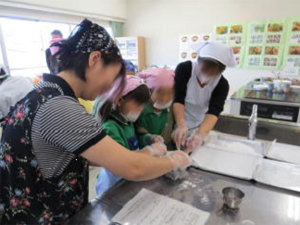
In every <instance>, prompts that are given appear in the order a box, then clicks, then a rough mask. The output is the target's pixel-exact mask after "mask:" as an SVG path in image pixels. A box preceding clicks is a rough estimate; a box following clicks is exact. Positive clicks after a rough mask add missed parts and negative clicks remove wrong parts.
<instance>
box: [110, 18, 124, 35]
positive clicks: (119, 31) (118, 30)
mask: <svg viewBox="0 0 300 225" xmlns="http://www.w3.org/2000/svg"><path fill="white" fill-rule="evenodd" d="M109 24H110V26H111V29H112V32H113V35H114V37H115V38H116V37H122V35H123V23H121V22H115V21H109Z"/></svg>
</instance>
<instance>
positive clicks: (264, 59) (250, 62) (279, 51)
mask: <svg viewBox="0 0 300 225" xmlns="http://www.w3.org/2000/svg"><path fill="white" fill-rule="evenodd" d="M285 32H286V21H285V20H284V19H283V20H270V21H254V22H250V23H248V32H247V33H248V35H247V36H248V38H247V46H246V57H245V62H244V66H245V67H246V68H263V69H280V68H281V65H282V58H283V50H284V45H283V44H284V43H285Z"/></svg>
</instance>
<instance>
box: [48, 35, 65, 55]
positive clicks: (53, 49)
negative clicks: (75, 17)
mask: <svg viewBox="0 0 300 225" xmlns="http://www.w3.org/2000/svg"><path fill="white" fill-rule="evenodd" d="M62 40H63V39H62V38H54V39H52V40H51V41H50V51H51V54H52V55H54V54H55V53H57V52H58V50H59V47H58V46H52V47H51V45H52V44H53V43H56V42H60V41H62Z"/></svg>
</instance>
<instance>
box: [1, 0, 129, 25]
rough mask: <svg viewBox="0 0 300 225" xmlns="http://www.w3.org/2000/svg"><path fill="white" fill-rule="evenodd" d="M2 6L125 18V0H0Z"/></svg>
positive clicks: (111, 18)
mask: <svg viewBox="0 0 300 225" xmlns="http://www.w3.org/2000/svg"><path fill="white" fill-rule="evenodd" d="M1 5H2V6H1ZM4 6H9V7H14V8H21V9H23V10H36V11H38V12H43V11H45V12H48V13H49V12H53V13H59V14H67V15H74V16H80V17H90V18H98V19H99V20H101V19H102V20H116V21H124V20H125V19H126V0H0V8H1V7H4ZM0 10H1V9H0ZM20 16H22V15H20Z"/></svg>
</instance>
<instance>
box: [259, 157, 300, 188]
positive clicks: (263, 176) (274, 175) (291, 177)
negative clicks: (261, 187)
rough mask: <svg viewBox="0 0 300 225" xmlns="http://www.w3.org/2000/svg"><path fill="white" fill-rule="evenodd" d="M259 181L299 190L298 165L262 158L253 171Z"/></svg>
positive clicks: (299, 170) (299, 174)
mask: <svg viewBox="0 0 300 225" xmlns="http://www.w3.org/2000/svg"><path fill="white" fill-rule="evenodd" d="M254 179H255V180H256V181H258V182H260V183H263V184H267V185H271V186H274V187H279V188H284V189H287V190H292V191H298V192H300V166H298V165H293V164H290V163H284V162H278V161H273V160H268V159H264V160H263V161H262V163H261V165H259V166H258V169H257V171H256V172H255V175H254Z"/></svg>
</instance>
